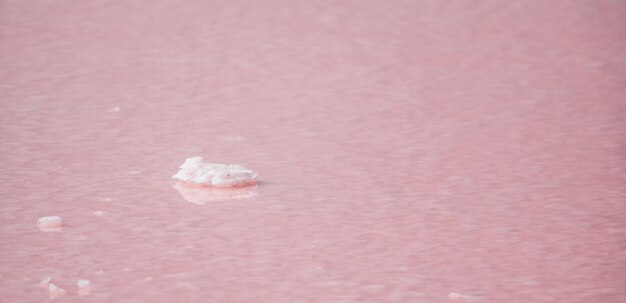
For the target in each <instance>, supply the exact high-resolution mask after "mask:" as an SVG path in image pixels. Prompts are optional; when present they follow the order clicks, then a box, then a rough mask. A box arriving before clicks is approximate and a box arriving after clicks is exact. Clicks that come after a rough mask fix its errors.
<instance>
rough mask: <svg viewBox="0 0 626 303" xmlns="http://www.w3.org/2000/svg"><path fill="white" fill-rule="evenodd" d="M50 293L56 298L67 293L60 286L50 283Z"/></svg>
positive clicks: (51, 297) (51, 296)
mask: <svg viewBox="0 0 626 303" xmlns="http://www.w3.org/2000/svg"><path fill="white" fill-rule="evenodd" d="M48 293H49V294H50V299H56V298H58V297H60V296H63V295H65V289H62V288H59V287H58V286H56V285H54V284H52V283H50V286H48Z"/></svg>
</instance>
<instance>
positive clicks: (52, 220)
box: [37, 216, 63, 232]
mask: <svg viewBox="0 0 626 303" xmlns="http://www.w3.org/2000/svg"><path fill="white" fill-rule="evenodd" d="M37 227H39V230H41V231H44V232H54V231H61V229H62V228H63V221H62V220H61V217H58V216H49V217H41V218H39V220H37Z"/></svg>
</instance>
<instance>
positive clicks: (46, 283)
mask: <svg viewBox="0 0 626 303" xmlns="http://www.w3.org/2000/svg"><path fill="white" fill-rule="evenodd" d="M50 282H52V277H50V276H45V277H44V278H43V279H41V281H40V282H39V287H41V288H43V289H48V287H49V286H50Z"/></svg>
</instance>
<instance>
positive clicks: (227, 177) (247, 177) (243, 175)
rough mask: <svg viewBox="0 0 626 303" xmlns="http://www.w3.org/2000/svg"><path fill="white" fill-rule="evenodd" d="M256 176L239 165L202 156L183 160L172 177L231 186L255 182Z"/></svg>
mask: <svg viewBox="0 0 626 303" xmlns="http://www.w3.org/2000/svg"><path fill="white" fill-rule="evenodd" d="M256 176H257V174H255V173H254V172H252V171H251V170H249V169H247V168H245V167H243V166H241V165H225V164H215V163H208V162H204V160H202V157H193V158H188V159H186V160H185V163H183V164H182V165H181V166H180V167H179V170H178V173H176V174H175V175H174V176H172V178H175V179H179V180H182V181H187V182H193V183H197V184H202V185H210V186H214V187H233V186H246V185H252V184H256Z"/></svg>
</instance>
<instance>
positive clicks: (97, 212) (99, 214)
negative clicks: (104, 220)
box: [93, 210, 104, 217]
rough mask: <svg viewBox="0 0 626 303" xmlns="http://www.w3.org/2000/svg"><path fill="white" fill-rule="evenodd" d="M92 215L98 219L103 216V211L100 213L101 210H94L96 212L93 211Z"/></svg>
mask: <svg viewBox="0 0 626 303" xmlns="http://www.w3.org/2000/svg"><path fill="white" fill-rule="evenodd" d="M93 214H94V215H96V216H98V217H101V216H103V215H104V212H103V211H101V210H96V211H94V212H93Z"/></svg>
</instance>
